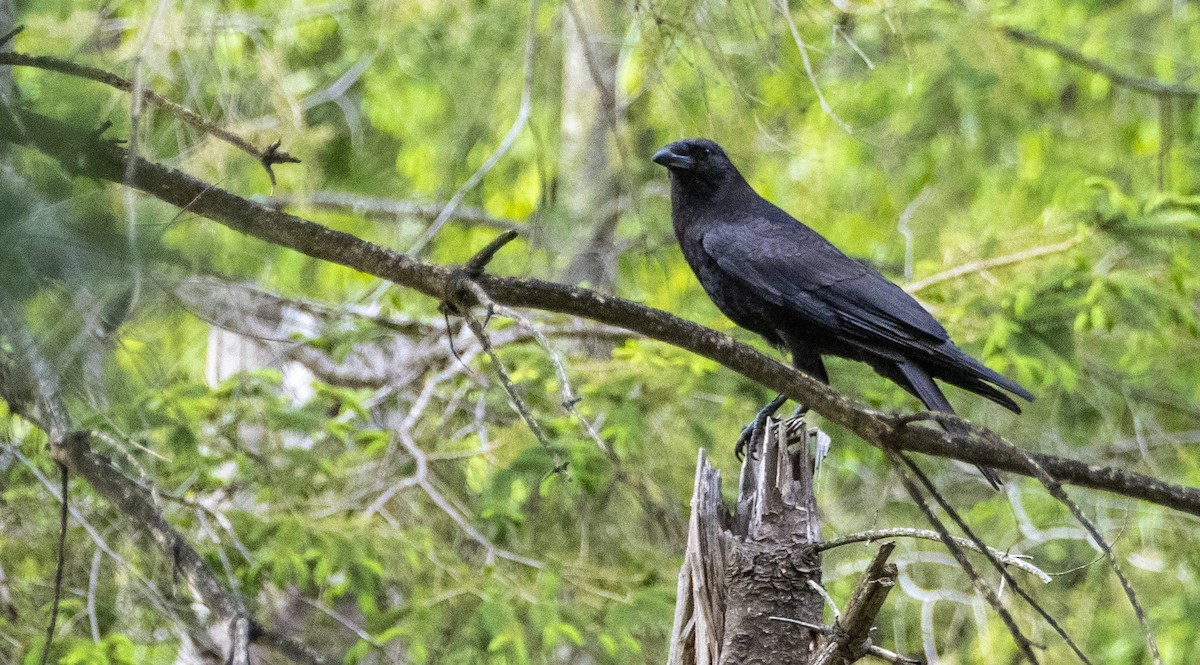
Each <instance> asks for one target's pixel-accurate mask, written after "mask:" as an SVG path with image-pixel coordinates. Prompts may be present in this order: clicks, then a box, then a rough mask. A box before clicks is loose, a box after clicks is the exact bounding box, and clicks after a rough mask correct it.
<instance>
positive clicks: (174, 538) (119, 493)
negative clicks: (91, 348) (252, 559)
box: [0, 312, 333, 665]
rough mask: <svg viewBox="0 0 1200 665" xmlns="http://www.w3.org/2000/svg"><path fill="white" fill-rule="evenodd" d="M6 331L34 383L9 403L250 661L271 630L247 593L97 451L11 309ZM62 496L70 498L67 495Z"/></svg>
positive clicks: (292, 645) (3, 322) (285, 642)
mask: <svg viewBox="0 0 1200 665" xmlns="http://www.w3.org/2000/svg"><path fill="white" fill-rule="evenodd" d="M0 332H2V333H4V334H5V335H7V336H8V337H9V339H10V340H11V341H12V343H13V346H14V347H16V348H17V349H18V350H19V352H20V356H22V359H23V361H24V362H23V363H22V365H23V368H22V369H23V370H24V372H23V373H24V374H25V375H27V376H28V379H29V381H28V382H29V384H31V388H32V395H30V399H29V400H28V401H24V400H22V399H21V398H20V397H18V396H14V395H13V394H11V393H6V394H5V395H4V398H5V401H6V402H7V403H8V405H9V408H10V409H11V410H12V411H13V412H14V413H17V414H19V415H21V416H22V417H24V418H26V419H27V420H29V421H30V422H32V423H34V424H36V425H37V426H38V427H39V428H41V429H42V430H43V431H45V432H46V434H47V435H48V437H49V440H50V444H49V445H50V455H51V457H53V458H54V460H55V461H56V462H58V463H59V464H62V465H63V466H64V467H66V468H67V469H69V470H70V472H71V473H72V474H73V475H75V476H78V477H80V478H83V479H84V480H86V481H87V482H88V484H89V485H91V486H92V489H94V490H95V491H96V492H97V493H99V494H100V495H101V496H103V497H104V498H105V499H107V500H108V501H109V503H110V504H112V506H113V508H114V509H116V510H117V511H118V512H119V513H121V515H122V516H123V517H125V518H126V519H128V520H129V521H130V522H131V523H132V524H134V525H135V526H136V527H137V528H138V529H139V530H140V531H141V533H142V534H143V535H144V536H147V537H148V538H149V539H150V540H152V541H153V542H154V543H156V544H157V545H158V546H159V548H160V549H161V550H162V551H163V553H164V554H166V556H167V557H169V558H170V560H171V561H172V567H173V569H174V570H175V571H176V572H177V573H179V574H180V575H182V577H183V579H185V580H186V581H187V583H188V586H189V588H190V589H191V590H192V592H193V593H194V594H195V595H196V597H197V598H198V599H199V600H200V601H201V602H202V603H203V604H204V605H205V606H206V607H207V608H208V609H209V610H210V611H211V612H212V614H213V615H214V617H215V622H218V623H228V625H229V632H230V653H229V662H230V663H233V664H235V665H242V664H246V665H248V663H249V651H248V650H249V645H250V643H252V642H256V641H261V639H262V637H263V636H264V634H266V633H265V631H263V630H262V629H261V627H260V626H259V624H258V623H257V622H255V621H254V620H253V619H252V618H251V616H250V613H249V611H248V610H247V609H246V606H245V604H244V603H243V602H242V599H241V598H240V597H239V596H237V595H236V594H233V593H230V592H229V591H226V590H225V588H224V587H222V585H221V583H220V582H218V581H217V576H216V575H215V574H214V573H213V572H212V570H211V569H210V568H209V567H208V564H207V563H205V561H204V559H203V558H202V557H201V555H200V553H199V552H197V551H196V550H195V548H193V547H192V546H191V545H190V544H189V543H188V542H187V541H186V540H185V539H184V537H183V536H182V535H181V534H180V533H179V532H178V531H176V530H175V528H174V527H172V526H171V525H170V523H168V522H167V520H166V517H165V516H164V515H163V512H162V510H161V509H160V508H159V506H158V505H157V503H156V502H155V500H154V498H153V496H151V494H150V492H148V491H147V490H146V489H145V488H143V487H142V486H141V485H139V484H138V483H137V482H135V481H133V480H130V479H129V478H127V477H125V475H124V474H122V473H121V472H120V471H119V470H118V469H117V467H116V466H115V465H114V464H113V463H112V462H111V461H110V460H109V459H108V458H107V457H105V456H103V455H100V454H98V453H94V452H92V450H91V439H92V435H91V433H89V432H86V431H77V430H75V429H74V428H73V423H72V422H71V419H70V416H69V414H68V413H67V410H66V406H65V405H64V404H63V402H62V395H61V392H60V387H59V383H58V379H57V377H56V375H55V374H54V371H53V368H51V367H50V364H49V363H48V362H47V361H46V360H45V358H44V357H43V356H42V355H41V353H40V352H39V350H38V348H37V346H36V342H35V341H34V340H33V337H32V335H30V334H29V332H28V331H27V330H26V329H25V328H24V327H23V326H22V325H21V324H20V323H19V322H17V321H16V320H15V319H14V317H12V316H11V315H10V314H9V313H5V312H0ZM11 370H12V368H11V367H4V368H3V371H2V372H0V373H4V374H9V373H11ZM62 499H63V501H64V503H65V502H66V496H65V495H64V496H63V497H62ZM268 641H269V644H270V645H272V646H273V647H275V648H277V649H279V650H280V651H281V652H284V653H289V655H295V656H297V658H296V659H297V660H298V662H302V663H307V664H308V665H329V664H331V663H332V662H333V661H331V660H329V659H327V658H325V657H324V656H321V655H319V654H317V653H316V652H315V651H312V650H311V649H309V648H308V647H305V646H303V645H302V644H300V643H299V642H297V641H295V640H292V639H291V638H288V637H285V636H282V635H278V634H274V633H270V634H269V638H268ZM301 653H306V654H308V657H304V658H300V657H298V656H299V654H301Z"/></svg>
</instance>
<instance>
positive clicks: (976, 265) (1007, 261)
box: [904, 237, 1080, 293]
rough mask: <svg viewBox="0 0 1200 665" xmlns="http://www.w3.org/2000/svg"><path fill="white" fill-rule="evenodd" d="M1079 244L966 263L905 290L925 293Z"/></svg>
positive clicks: (1073, 240)
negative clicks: (956, 281) (969, 277)
mask: <svg viewBox="0 0 1200 665" xmlns="http://www.w3.org/2000/svg"><path fill="white" fill-rule="evenodd" d="M1079 242H1080V238H1079V237H1074V238H1070V239H1069V240H1064V241H1062V242H1059V243H1055V244H1053V245H1046V246H1045V247H1034V248H1033V249H1027V250H1024V251H1021V252H1016V253H1013V254H1006V255H1005V256H997V257H995V258H991V259H984V260H982V261H972V262H971V263H965V264H963V265H961V266H956V267H954V268H950V269H949V270H943V271H942V272H939V273H935V274H933V275H930V276H929V277H926V278H925V279H919V280H917V281H915V282H913V283H911V284H908V285H906V286H905V287H904V290H905V291H907V292H909V293H917V292H919V291H924V290H925V289H927V288H929V287H931V286H933V285H934V284H940V283H942V282H946V281H949V280H952V279H958V278H959V277H965V276H967V275H973V274H975V273H978V272H983V271H985V270H992V269H993V268H1003V267H1006V266H1011V265H1014V264H1017V263H1021V262H1023V261H1029V260H1031V259H1037V258H1041V257H1043V256H1048V255H1050V254H1058V253H1059V252H1065V251H1067V250H1069V249H1071V248H1072V247H1074V246H1075V245H1078V244H1079Z"/></svg>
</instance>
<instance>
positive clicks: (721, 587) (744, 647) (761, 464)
mask: <svg viewBox="0 0 1200 665" xmlns="http://www.w3.org/2000/svg"><path fill="white" fill-rule="evenodd" d="M789 429H790V428H784V427H779V426H775V427H771V428H769V429H768V435H767V436H766V437H765V439H766V442H765V444H764V445H762V446H759V448H760V451H759V455H758V456H757V459H756V458H755V457H754V456H750V457H747V458H746V461H745V463H744V464H743V465H742V476H741V481H740V483H739V488H738V502H737V507H736V510H735V512H734V513H733V514H730V513H729V511H728V510H727V509H726V508H725V506H724V504H723V503H722V501H721V474H720V472H719V471H716V470H714V469H713V468H712V467H711V466H709V464H708V460H707V458H706V456H705V452H704V451H703V450H701V451H700V459H699V462H698V464H697V468H696V484H695V489H694V492H693V495H692V517H691V521H690V524H689V530H688V547H687V553H686V554H685V556H684V563H683V567H682V568H681V569H680V571H679V595H678V597H677V600H676V603H677V604H676V610H675V626H674V630H673V631H672V637H671V654H670V658H669V660H668V662H669V663H670V665H693V664H695V665H710V664H716V663H774V664H777V665H778V664H796V665H805V664H806V663H808V662H809V661H810V658H811V657H812V655H813V653H814V651H815V649H816V648H817V646H818V644H817V637H818V635H819V633H817V632H814V631H813V630H811V629H809V628H806V627H804V626H802V625H800V624H799V623H795V622H803V623H806V624H811V625H814V626H819V625H821V612H822V609H823V603H824V599H823V598H822V596H821V595H820V594H819V593H818V592H817V591H816V590H815V589H814V588H813V585H812V584H810V582H815V583H817V584H819V583H820V580H821V555H820V553H819V552H818V551H817V548H816V545H817V542H818V541H819V537H820V525H819V522H818V518H817V512H816V503H815V499H814V497H813V487H812V463H811V459H812V458H811V456H810V455H809V453H808V446H807V445H800V446H799V450H798V451H797V452H795V453H789V452H788V443H789V441H788V439H789V438H790V437H789V434H788V430H789ZM800 431H801V432H805V431H806V429H805V428H803V427H801V428H800ZM800 438H801V439H802V441H801V443H802V444H803V443H806V441H804V439H807V437H806V436H803V437H800Z"/></svg>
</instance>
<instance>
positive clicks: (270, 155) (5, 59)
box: [0, 51, 300, 186]
mask: <svg viewBox="0 0 1200 665" xmlns="http://www.w3.org/2000/svg"><path fill="white" fill-rule="evenodd" d="M4 65H9V66H14V67H34V68H37V69H45V70H47V71H52V72H58V73H60V74H67V75H69V76H75V77H78V78H83V79H88V80H90V81H96V82H97V83H103V84H104V85H107V86H109V87H111V88H116V89H117V90H121V91H124V92H128V93H133V92H134V91H135V86H134V83H133V81H130V80H129V79H127V78H124V77H121V76H117V75H116V74H113V73H111V72H107V71H104V70H103V69H99V68H97V67H90V66H88V65H80V64H76V63H73V62H69V61H67V60H61V59H59V58H55V57H53V56H48V55H26V54H24V53H15V52H11V51H9V52H0V66H4ZM142 97H143V99H144V101H145V102H146V103H148V104H150V105H152V106H155V107H158V108H161V109H163V110H164V111H166V112H168V113H170V114H171V115H173V116H175V117H176V118H179V119H180V120H182V121H184V122H186V123H187V124H189V125H191V126H192V127H195V128H196V129H199V130H200V131H202V132H204V133H206V134H208V135H210V136H214V137H216V138H218V139H220V140H222V141H225V142H226V143H228V144H230V145H232V146H233V147H235V148H237V149H238V150H241V151H242V152H245V153H246V154H248V155H251V156H253V157H254V158H255V159H257V160H258V161H259V162H260V163H261V164H263V166H264V167H265V168H266V169H267V174H268V175H269V176H270V177H271V184H272V186H273V185H274V184H275V174H274V173H273V172H272V171H271V165H273V164H283V163H299V162H300V160H299V159H297V158H295V157H293V156H291V155H289V154H288V153H286V152H284V151H282V150H279V146H278V144H277V145H275V146H274V148H273V149H272V147H271V146H268V147H267V148H264V149H259V148H256V147H254V145H253V144H252V143H250V142H249V141H247V140H246V139H243V138H242V137H240V136H238V135H236V134H234V133H233V132H230V131H228V130H225V129H222V128H220V127H218V126H216V125H214V124H213V123H211V122H209V121H208V120H205V119H204V118H203V117H201V116H200V115H199V114H198V113H196V112H195V111H193V110H191V109H189V108H187V107H185V106H183V105H181V104H177V103H176V102H173V101H171V100H169V99H167V98H165V97H163V96H161V95H159V94H158V93H156V92H154V91H153V90H150V89H149V88H146V89H144V90H142Z"/></svg>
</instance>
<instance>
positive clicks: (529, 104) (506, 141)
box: [408, 0, 538, 255]
mask: <svg viewBox="0 0 1200 665" xmlns="http://www.w3.org/2000/svg"><path fill="white" fill-rule="evenodd" d="M537 8H538V0H529V28H528V33H527V34H526V36H525V77H524V81H523V82H522V85H521V105H520V107H519V108H518V109H517V117H516V119H515V120H513V124H512V126H511V127H509V129H508V133H507V134H505V135H504V138H503V139H501V140H500V145H498V146H496V149H495V150H494V151H492V154H491V156H489V157H488V158H487V161H485V162H484V163H483V165H482V166H480V167H479V168H478V169H477V170H476V171H475V173H472V174H471V177H470V178H467V181H466V182H464V183H463V184H462V187H459V188H458V191H457V192H455V193H454V196H452V197H450V202H449V203H447V204H446V207H445V208H442V212H441V213H440V214H438V216H437V218H436V219H434V220H433V223H432V224H430V225H429V228H427V229H425V233H422V234H421V236H420V237H419V238H417V241H416V242H415V243H413V246H412V247H411V248H409V250H408V252H409V253H410V254H414V255H415V254H420V252H421V250H422V249H424V248H425V246H426V245H428V244H429V241H431V240H433V237H434V236H436V235H437V234H438V231H441V230H442V227H443V226H445V225H446V222H447V221H448V220H449V219H450V217H451V216H452V215H454V211H455V209H456V208H458V204H459V203H462V200H463V198H464V197H466V195H467V192H470V191H471V190H472V189H475V186H476V185H478V184H479V183H480V181H482V180H483V177H484V176H486V175H487V174H488V172H489V171H491V170H492V168H494V167H495V166H496V164H498V163H499V162H500V160H501V159H502V158H503V157H504V156H505V155H506V154H508V151H509V150H510V149H512V147H513V144H514V143H516V142H517V137H518V136H520V135H521V132H522V131H524V130H525V125H526V124H527V123H528V122H529V116H530V114H531V112H532V109H533V64H534V55H535V53H536V51H537V49H536V46H537Z"/></svg>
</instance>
